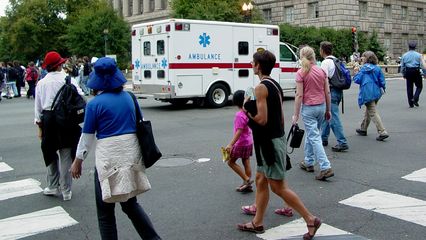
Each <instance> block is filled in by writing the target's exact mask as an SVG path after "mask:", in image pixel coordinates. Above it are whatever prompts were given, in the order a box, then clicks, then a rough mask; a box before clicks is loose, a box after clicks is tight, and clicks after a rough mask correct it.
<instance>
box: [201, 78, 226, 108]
mask: <svg viewBox="0 0 426 240" xmlns="http://www.w3.org/2000/svg"><path fill="white" fill-rule="evenodd" d="M228 97H229V93H228V89H227V88H226V87H225V86H224V85H223V84H222V83H216V84H214V85H213V86H211V87H210V89H209V91H208V92H207V95H206V102H207V104H208V105H209V106H210V107H213V108H221V107H224V106H225V105H226V103H227V102H228Z"/></svg>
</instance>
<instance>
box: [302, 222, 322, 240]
mask: <svg viewBox="0 0 426 240" xmlns="http://www.w3.org/2000/svg"><path fill="white" fill-rule="evenodd" d="M307 227H308V229H309V228H314V233H313V234H312V235H311V234H310V233H309V231H308V232H307V233H305V235H303V240H311V239H313V238H314V236H315V233H317V230H318V228H320V227H321V219H319V218H318V217H315V220H314V224H312V225H309V224H308V225H307Z"/></svg>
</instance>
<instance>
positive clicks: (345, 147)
mask: <svg viewBox="0 0 426 240" xmlns="http://www.w3.org/2000/svg"><path fill="white" fill-rule="evenodd" d="M348 149H349V147H348V145H340V144H337V145H336V146H334V147H331V150H332V151H333V152H343V151H346V150H348Z"/></svg>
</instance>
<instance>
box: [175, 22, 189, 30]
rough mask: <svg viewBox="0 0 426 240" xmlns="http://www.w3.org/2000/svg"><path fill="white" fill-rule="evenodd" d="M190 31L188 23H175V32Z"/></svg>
mask: <svg viewBox="0 0 426 240" xmlns="http://www.w3.org/2000/svg"><path fill="white" fill-rule="evenodd" d="M190 29H191V26H190V24H189V23H175V31H189V30H190Z"/></svg>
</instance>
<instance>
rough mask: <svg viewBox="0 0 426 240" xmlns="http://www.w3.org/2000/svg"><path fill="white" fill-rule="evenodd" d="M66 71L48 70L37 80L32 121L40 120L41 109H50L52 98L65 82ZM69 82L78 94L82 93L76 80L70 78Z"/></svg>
mask: <svg viewBox="0 0 426 240" xmlns="http://www.w3.org/2000/svg"><path fill="white" fill-rule="evenodd" d="M66 76H67V75H66V73H65V72H63V71H61V72H50V73H48V74H47V75H46V76H45V77H44V78H43V79H41V80H40V81H39V82H37V86H36V90H35V91H36V94H35V105H34V122H35V123H38V122H41V115H42V111H43V110H50V109H51V107H52V103H53V99H54V98H55V96H56V94H57V93H58V91H59V89H61V87H62V86H63V85H64V84H65V77H66ZM71 83H72V84H73V85H74V86H75V87H76V88H77V91H78V94H80V95H82V96H83V95H84V93H83V91H82V90H81V88H80V87H79V86H78V83H77V81H76V80H75V79H74V78H71Z"/></svg>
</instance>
